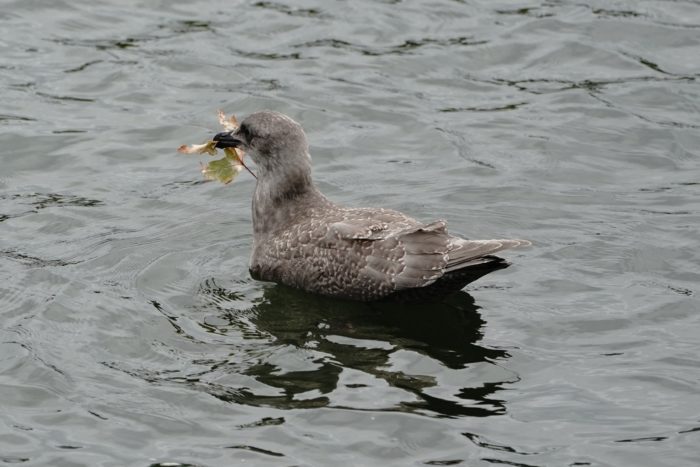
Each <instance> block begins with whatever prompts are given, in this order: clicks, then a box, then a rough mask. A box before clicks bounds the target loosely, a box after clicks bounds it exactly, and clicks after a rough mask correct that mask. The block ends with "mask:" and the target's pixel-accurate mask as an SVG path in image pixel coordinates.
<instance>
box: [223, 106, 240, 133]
mask: <svg viewBox="0 0 700 467" xmlns="http://www.w3.org/2000/svg"><path fill="white" fill-rule="evenodd" d="M219 123H220V124H221V126H223V127H224V130H226V131H234V130H236V129H237V128H238V120H236V116H235V115H231V116H230V117H228V118H226V114H225V113H224V111H223V110H219Z"/></svg>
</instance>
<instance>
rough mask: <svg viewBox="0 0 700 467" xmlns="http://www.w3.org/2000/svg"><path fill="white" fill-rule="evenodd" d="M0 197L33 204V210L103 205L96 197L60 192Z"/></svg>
mask: <svg viewBox="0 0 700 467" xmlns="http://www.w3.org/2000/svg"><path fill="white" fill-rule="evenodd" d="M0 199H6V200H10V201H15V200H19V204H24V205H29V206H33V207H34V209H35V212H38V211H39V210H40V209H46V208H51V207H70V206H75V207H95V206H102V205H104V202H103V201H101V200H98V199H91V198H86V197H83V196H76V195H67V194H62V193H17V194H9V195H0Z"/></svg>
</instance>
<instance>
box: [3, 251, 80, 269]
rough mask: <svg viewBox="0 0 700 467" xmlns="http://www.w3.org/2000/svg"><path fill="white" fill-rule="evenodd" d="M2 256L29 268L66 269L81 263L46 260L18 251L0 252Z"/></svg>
mask: <svg viewBox="0 0 700 467" xmlns="http://www.w3.org/2000/svg"><path fill="white" fill-rule="evenodd" d="M0 256H3V257H5V258H9V259H13V260H15V261H18V262H21V263H22V264H24V265H26V266H29V267H40V268H43V267H64V266H71V265H74V264H78V263H79V261H65V260H62V259H45V258H39V257H37V256H32V255H29V254H25V253H20V252H18V251H16V250H0Z"/></svg>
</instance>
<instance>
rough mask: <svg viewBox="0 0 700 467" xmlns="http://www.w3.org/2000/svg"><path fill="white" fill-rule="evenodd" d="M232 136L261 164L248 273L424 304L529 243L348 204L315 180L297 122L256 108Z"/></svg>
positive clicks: (335, 292)
mask: <svg viewBox="0 0 700 467" xmlns="http://www.w3.org/2000/svg"><path fill="white" fill-rule="evenodd" d="M231 137H232V138H233V139H232V140H233V141H235V142H236V145H237V146H240V147H241V148H242V149H244V150H245V151H246V153H247V154H248V155H249V156H250V158H251V159H252V160H253V161H254V162H255V164H256V166H257V168H258V171H257V175H258V177H257V178H258V179H257V185H256V188H255V194H254V197H253V229H254V234H255V235H254V244H253V251H252V254H251V259H250V272H251V275H252V276H253V277H254V278H256V279H260V280H267V281H273V282H278V283H282V284H286V285H289V286H292V287H296V288H299V289H303V290H307V291H310V292H315V293H319V294H323V295H328V296H334V297H339V298H346V299H352V300H362V301H371V300H380V299H384V298H390V297H397V298H401V297H403V298H408V299H420V298H427V297H431V296H438V295H444V294H447V293H450V292H456V291H457V290H459V289H461V288H462V287H464V285H466V284H467V283H469V282H471V281H472V280H475V279H476V278H478V277H481V276H482V275H484V274H486V273H488V272H490V271H492V270H496V269H500V268H503V267H506V266H507V264H508V263H505V262H504V261H503V260H502V259H501V258H498V257H494V256H491V254H493V253H495V252H497V251H500V250H504V249H507V248H513V247H516V246H520V245H525V244H529V242H526V241H523V240H465V239H462V238H459V237H455V236H452V235H450V234H448V233H447V230H446V223H445V222H444V221H436V222H432V223H429V224H423V223H420V222H418V221H417V220H415V219H413V218H411V217H408V216H406V215H404V214H402V213H400V212H397V211H393V210H390V209H382V208H344V207H341V206H338V205H336V204H335V203H333V202H331V201H330V200H328V199H327V198H326V197H325V196H324V195H323V194H321V192H320V191H318V189H317V188H316V187H315V186H314V184H313V182H312V180H311V158H310V156H309V154H308V144H307V142H306V135H305V134H304V132H303V130H302V128H301V126H300V125H299V124H298V123H296V122H295V121H293V120H292V119H290V118H289V117H287V116H285V115H282V114H279V113H276V112H269V111H264V112H258V113H255V114H253V115H251V116H249V117H248V118H246V119H245V120H243V122H242V123H241V126H240V127H239V128H238V130H237V131H236V132H234V133H233V134H232V135H231Z"/></svg>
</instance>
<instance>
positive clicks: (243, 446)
mask: <svg viewBox="0 0 700 467" xmlns="http://www.w3.org/2000/svg"><path fill="white" fill-rule="evenodd" d="M226 449H243V450H245V451H251V452H255V453H257V454H265V455H266V456H273V457H284V454H282V453H281V452H275V451H270V450H269V449H262V448H258V447H255V446H249V445H246V444H239V445H235V446H226Z"/></svg>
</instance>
